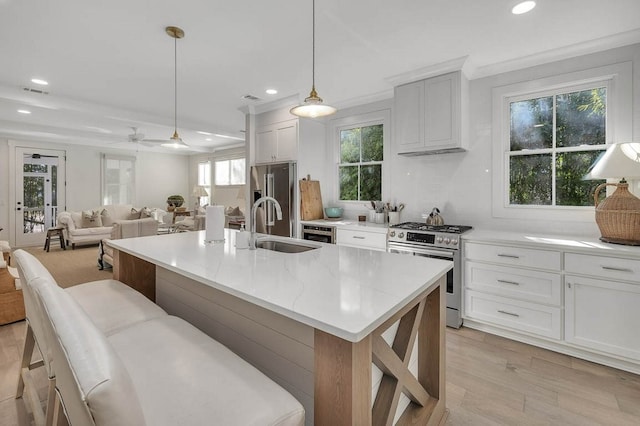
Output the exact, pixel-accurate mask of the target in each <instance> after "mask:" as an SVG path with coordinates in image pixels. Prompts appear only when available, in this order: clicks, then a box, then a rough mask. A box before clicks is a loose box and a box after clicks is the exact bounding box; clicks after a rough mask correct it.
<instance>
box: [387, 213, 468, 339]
mask: <svg viewBox="0 0 640 426" xmlns="http://www.w3.org/2000/svg"><path fill="white" fill-rule="evenodd" d="M471 229H472V227H471V226H459V225H425V224H424V223H419V222H405V223H400V224H398V225H392V226H390V227H389V233H388V234H387V242H388V244H387V250H388V251H389V253H400V254H409V255H414V256H423V257H432V258H435V259H445V260H452V261H453V269H452V270H450V271H449V272H448V273H447V326H449V327H454V328H459V327H460V326H461V325H462V315H461V313H460V309H461V308H462V293H461V292H462V273H461V272H462V271H461V267H462V262H461V257H460V234H462V233H463V232H466V231H469V230H471Z"/></svg>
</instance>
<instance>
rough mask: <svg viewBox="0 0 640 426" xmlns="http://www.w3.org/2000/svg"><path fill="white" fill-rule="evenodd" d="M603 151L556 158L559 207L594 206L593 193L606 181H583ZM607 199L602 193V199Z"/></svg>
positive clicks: (602, 192) (557, 201)
mask: <svg viewBox="0 0 640 426" xmlns="http://www.w3.org/2000/svg"><path fill="white" fill-rule="evenodd" d="M601 152H602V151H589V152H563V153H559V154H558V156H557V158H556V204H557V205H559V206H593V205H594V200H593V193H594V190H595V189H596V186H598V185H600V184H601V183H603V182H605V180H604V179H598V180H583V179H582V177H583V176H584V175H585V174H587V172H588V171H589V168H590V167H591V165H592V164H593V163H594V162H595V161H596V159H597V158H598V156H599V155H600V154H601ZM604 197H605V191H601V193H600V199H601V200H603V199H604Z"/></svg>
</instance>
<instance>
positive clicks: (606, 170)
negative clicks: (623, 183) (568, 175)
mask: <svg viewBox="0 0 640 426" xmlns="http://www.w3.org/2000/svg"><path fill="white" fill-rule="evenodd" d="M638 177H640V143H634V142H627V143H617V144H614V145H611V146H610V147H609V148H607V150H606V152H605V153H604V154H603V155H602V157H600V159H599V160H598V161H597V162H596V163H595V164H594V166H593V168H592V169H591V170H590V171H589V173H587V175H586V176H585V179H607V178H617V179H622V178H629V179H634V178H638Z"/></svg>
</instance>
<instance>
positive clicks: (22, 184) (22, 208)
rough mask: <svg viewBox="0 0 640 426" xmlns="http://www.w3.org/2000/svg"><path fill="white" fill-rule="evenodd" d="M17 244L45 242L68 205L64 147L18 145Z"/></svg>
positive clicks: (16, 171) (23, 245) (24, 245)
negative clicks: (61, 212)
mask: <svg viewBox="0 0 640 426" xmlns="http://www.w3.org/2000/svg"><path fill="white" fill-rule="evenodd" d="M15 152H16V154H15V155H16V162H15V164H16V167H15V173H16V176H15V184H16V188H15V191H16V192H15V194H16V196H15V203H16V204H15V236H16V238H15V244H16V246H18V247H26V246H34V245H39V244H44V240H45V236H46V232H47V229H49V228H51V227H53V226H55V225H56V215H57V214H58V208H59V207H61V208H62V209H64V206H65V151H57V150H49V149H39V148H23V147H16V151H15Z"/></svg>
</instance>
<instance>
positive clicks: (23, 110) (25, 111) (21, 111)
mask: <svg viewBox="0 0 640 426" xmlns="http://www.w3.org/2000/svg"><path fill="white" fill-rule="evenodd" d="M18 112H19V113H20V114H31V111H29V110H27V109H19V110H18Z"/></svg>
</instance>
